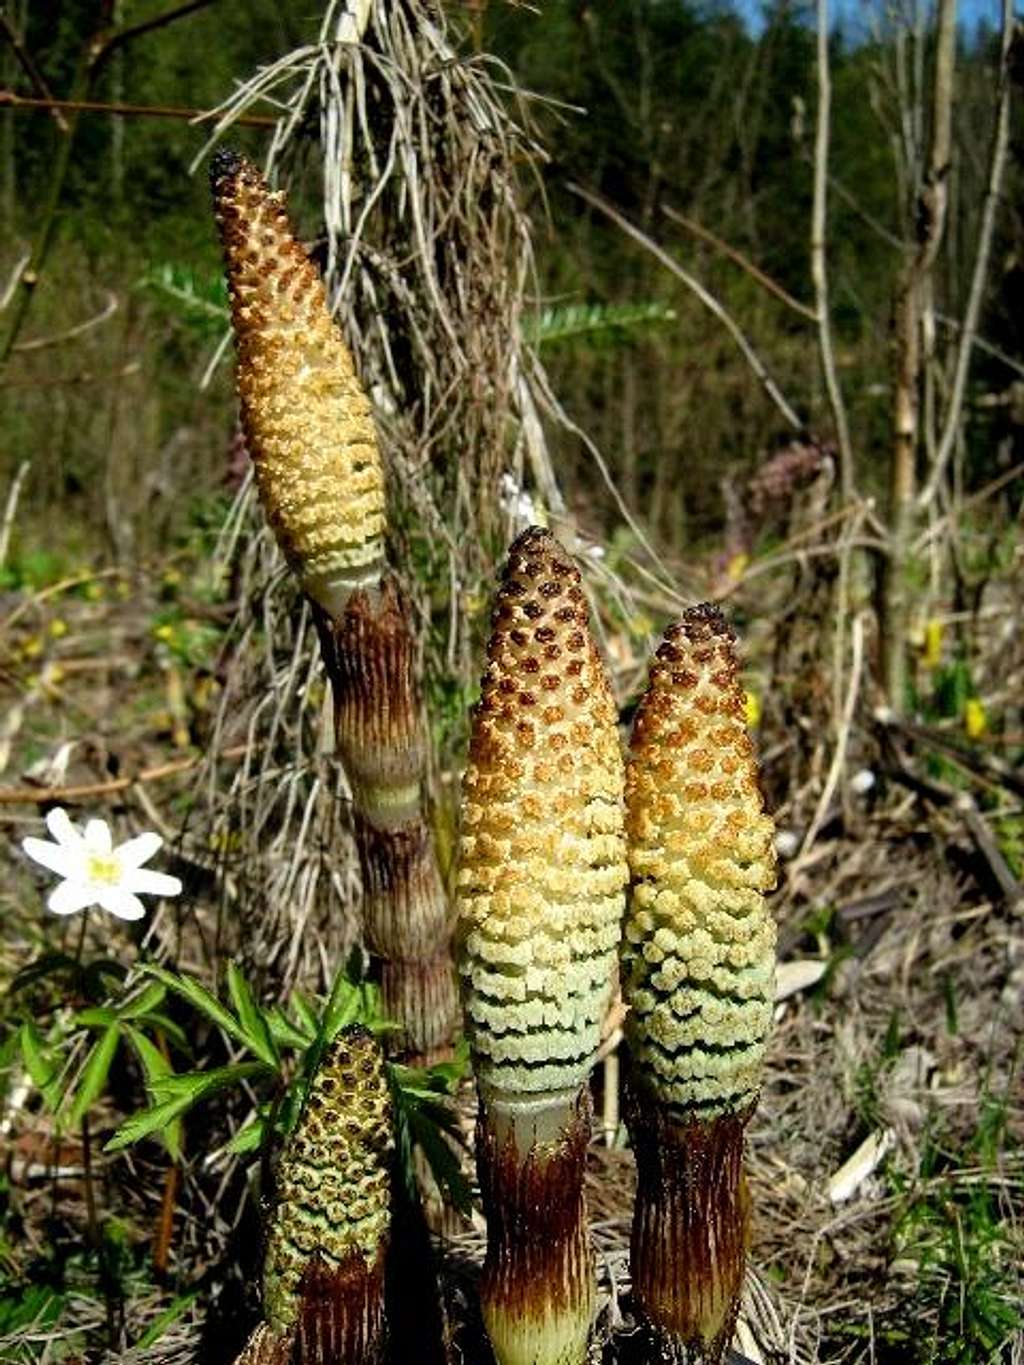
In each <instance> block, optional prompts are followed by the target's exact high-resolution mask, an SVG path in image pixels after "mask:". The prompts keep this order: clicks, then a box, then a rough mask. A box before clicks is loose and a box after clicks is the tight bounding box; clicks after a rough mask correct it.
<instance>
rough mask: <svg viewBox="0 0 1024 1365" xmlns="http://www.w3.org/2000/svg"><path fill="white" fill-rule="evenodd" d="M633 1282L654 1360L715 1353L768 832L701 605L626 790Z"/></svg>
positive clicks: (756, 1058) (743, 1112)
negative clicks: (655, 1341) (652, 1338)
mask: <svg viewBox="0 0 1024 1365" xmlns="http://www.w3.org/2000/svg"><path fill="white" fill-rule="evenodd" d="M626 828H627V835H628V847H629V862H630V873H631V892H630V900H629V908H628V911H627V915H626V923H625V937H624V942H623V948H622V970H623V996H624V999H625V1002H626V1004H627V1005H628V1006H629V1013H628V1015H627V1018H626V1038H627V1041H628V1044H629V1049H630V1083H629V1097H628V1103H627V1123H628V1126H629V1130H630V1135H631V1138H632V1141H633V1147H634V1149H635V1152H636V1158H637V1169H638V1191H637V1203H636V1208H635V1212H634V1222H633V1236H632V1275H633V1285H634V1292H635V1295H636V1298H637V1302H638V1305H639V1307H640V1310H641V1313H642V1314H643V1316H644V1317H645V1318H646V1320H647V1321H648V1323H649V1324H650V1326H651V1327H652V1328H653V1330H654V1333H655V1335H656V1336H657V1337H658V1338H659V1346H660V1349H661V1351H662V1355H663V1357H664V1358H666V1359H668V1360H679V1361H682V1360H686V1359H692V1358H694V1356H696V1357H698V1358H703V1359H706V1360H708V1361H717V1360H719V1359H720V1358H721V1356H722V1354H723V1352H724V1350H725V1348H726V1346H727V1345H728V1342H729V1338H730V1336H731V1333H732V1329H733V1325H734V1323H735V1318H736V1313H737V1311H738V1305H739V1296H740V1291H741V1289H742V1282H743V1267H744V1258H745V1254H746V1239H747V1224H748V1200H747V1196H746V1192H745V1189H744V1185H743V1178H742V1156H743V1134H744V1128H745V1126H746V1123H747V1121H748V1119H749V1117H750V1115H751V1113H752V1112H753V1109H754V1106H755V1105H756V1103H757V1097H758V1089H759V1085H760V1075H761V1067H762V1062H763V1057H764V1051H765V1044H766V1039H767V1035H768V1031H769V1028H770V1025H771V1019H772V1006H773V995H774V971H775V926H774V923H773V921H772V919H771V916H770V914H769V911H768V908H767V905H766V903H765V892H766V891H768V890H770V889H771V887H772V886H773V885H774V880H775V853H774V843H773V825H772V822H771V820H770V819H769V818H768V817H767V816H766V815H765V814H764V811H763V807H762V800H761V795H760V791H759V787H758V780H757V765H756V761H755V757H754V752H753V747H752V745H751V742H750V737H749V734H748V732H747V728H746V725H745V723H744V711H743V693H742V690H741V688H740V685H739V678H738V669H737V662H736V655H735V649H734V637H733V635H732V632H731V631H730V629H729V627H728V626H727V624H726V622H725V620H724V618H723V616H722V615H721V613H720V612H719V611H718V609H717V608H716V607H713V606H709V605H703V606H699V607H694V608H692V609H691V610H689V611H687V612H686V613H685V614H684V616H683V618H682V620H681V622H680V623H679V624H678V625H676V626H673V627H672V628H671V629H670V630H669V631H668V632H667V634H666V636H665V640H664V641H663V643H662V645H661V646H660V648H659V649H658V652H657V655H656V656H655V660H654V662H653V664H652V667H651V674H650V681H649V683H648V687H647V691H646V693H645V695H644V697H643V700H642V702H641V704H640V708H639V710H638V712H637V716H636V721H635V724H634V729H633V737H632V744H631V755H630V761H629V765H628V769H627V777H626Z"/></svg>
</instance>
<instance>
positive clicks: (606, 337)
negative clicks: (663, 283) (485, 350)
mask: <svg viewBox="0 0 1024 1365" xmlns="http://www.w3.org/2000/svg"><path fill="white" fill-rule="evenodd" d="M675 320H676V312H675V310H674V309H672V308H669V307H668V305H667V304H664V303H613V304H603V303H574V304H568V305H562V306H559V307H556V308H545V310H544V311H543V313H541V315H540V317H539V318H536V319H527V320H525V321H524V323H523V333H524V336H525V337H526V340H527V341H528V342H530V343H531V344H533V345H535V346H550V345H553V344H555V343H558V342H566V341H581V340H582V341H586V342H589V343H591V344H595V343H596V344H598V345H600V344H603V343H608V342H611V343H621V342H622V341H624V340H625V339H626V333H627V332H628V331H629V330H630V329H636V328H650V327H653V326H657V325H658V324H661V323H667V322H674V321H675Z"/></svg>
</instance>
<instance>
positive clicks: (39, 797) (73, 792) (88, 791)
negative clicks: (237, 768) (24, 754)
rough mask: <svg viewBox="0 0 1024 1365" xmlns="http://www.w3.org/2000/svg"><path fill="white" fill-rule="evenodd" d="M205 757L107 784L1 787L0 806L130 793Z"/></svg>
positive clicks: (242, 750) (230, 754)
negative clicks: (132, 789) (129, 789)
mask: <svg viewBox="0 0 1024 1365" xmlns="http://www.w3.org/2000/svg"><path fill="white" fill-rule="evenodd" d="M249 749H250V746H249V745H248V744H233V745H231V746H230V747H228V748H226V749H221V750H220V752H219V753H218V755H217V757H218V758H222V759H227V758H244V757H245V756H246V754H248V753H249ZM203 757H205V756H204V755H198V754H193V755H190V756H189V757H188V758H175V759H172V760H171V761H170V762H169V763H157V764H155V765H154V766H153V767H150V768H140V769H139V771H138V772H136V773H129V774H128V775H127V776H125V777H110V778H107V779H106V781H104V782H81V783H78V784H76V785H72V786H66V787H0V806H49V805H52V804H58V805H59V804H61V803H62V802H65V801H84V800H87V799H91V798H92V797H95V796H113V795H114V793H115V792H123V791H127V790H128V788H129V787H135V786H139V785H143V784H145V783H147V782H161V781H163V779H164V778H165V777H176V776H177V775H178V774H179V773H186V772H188V771H189V770H190V769H191V768H195V767H196V766H197V765H198V764H199V763H200V761H201V759H202V758H203Z"/></svg>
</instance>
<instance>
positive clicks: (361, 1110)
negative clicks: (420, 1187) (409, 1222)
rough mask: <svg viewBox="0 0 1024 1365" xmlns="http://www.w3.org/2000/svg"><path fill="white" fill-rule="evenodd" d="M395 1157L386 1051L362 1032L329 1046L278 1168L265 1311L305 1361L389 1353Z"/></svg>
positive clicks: (348, 1364) (346, 1362)
mask: <svg viewBox="0 0 1024 1365" xmlns="http://www.w3.org/2000/svg"><path fill="white" fill-rule="evenodd" d="M392 1152H393V1136H392V1121H391V1099H390V1092H389V1089H388V1082H387V1078H386V1076H385V1072H384V1063H383V1058H382V1056H381V1052H380V1048H379V1047H378V1046H377V1044H376V1042H375V1041H374V1039H373V1038H372V1037H371V1036H370V1034H369V1033H367V1032H366V1030H365V1029H362V1028H360V1027H358V1026H354V1027H352V1028H349V1029H346V1030H344V1032H343V1033H341V1034H340V1035H339V1036H338V1038H337V1039H336V1040H335V1041H334V1042H333V1043H332V1044H331V1046H330V1047H329V1048H328V1050H327V1052H326V1054H325V1056H324V1059H323V1062H322V1063H321V1065H320V1068H319V1070H318V1071H317V1073H316V1075H315V1077H314V1078H313V1081H312V1084H311V1086H310V1091H309V1095H308V1097H307V1099H306V1103H305V1105H304V1107H303V1110H302V1113H301V1115H300V1117H299V1121H298V1124H297V1125H296V1128H295V1130H294V1132H293V1133H292V1135H291V1137H290V1138H289V1140H288V1143H287V1145H286V1147H285V1150H284V1152H283V1153H282V1156H281V1160H280V1163H279V1166H278V1172H277V1203H276V1207H275V1210H274V1215H273V1218H272V1221H271V1223H270V1228H269V1232H268V1236H267V1248H266V1256H265V1260H264V1271H263V1299H264V1312H265V1315H266V1318H267V1322H268V1324H269V1325H270V1328H271V1329H272V1330H273V1331H274V1332H276V1333H279V1334H285V1333H295V1335H296V1338H297V1344H296V1351H297V1353H298V1354H297V1357H296V1358H297V1359H303V1360H313V1359H321V1358H322V1359H327V1358H330V1359H332V1360H336V1361H337V1362H339V1365H356V1363H357V1362H359V1363H360V1365H361V1363H362V1362H367V1363H368V1365H369V1362H376V1361H377V1360H378V1359H379V1358H380V1356H381V1353H382V1351H383V1345H384V1262H385V1254H386V1251H387V1243H388V1235H389V1230H390V1225H391V1159H392ZM331 1343H333V1345H331ZM325 1351H327V1354H326V1355H325Z"/></svg>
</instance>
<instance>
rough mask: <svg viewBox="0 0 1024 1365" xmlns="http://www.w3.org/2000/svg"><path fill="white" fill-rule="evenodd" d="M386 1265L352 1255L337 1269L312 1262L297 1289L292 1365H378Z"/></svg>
mask: <svg viewBox="0 0 1024 1365" xmlns="http://www.w3.org/2000/svg"><path fill="white" fill-rule="evenodd" d="M384 1260H385V1249H384V1247H381V1250H380V1253H379V1254H378V1256H377V1259H376V1260H375V1261H373V1262H372V1263H367V1261H366V1259H365V1258H364V1257H363V1255H362V1253H361V1252H359V1251H353V1252H352V1253H351V1254H350V1255H349V1256H347V1257H345V1259H344V1260H343V1261H342V1262H341V1264H340V1265H337V1266H329V1265H327V1263H326V1262H324V1261H322V1260H314V1261H313V1262H312V1263H311V1264H310V1265H309V1266H308V1268H307V1269H306V1272H305V1274H304V1275H303V1277H302V1281H301V1283H300V1285H299V1297H300V1299H301V1308H300V1312H299V1320H298V1331H297V1334H296V1341H295V1352H294V1357H293V1359H294V1360H295V1361H297V1362H298V1361H301V1362H302V1365H378V1362H379V1361H382V1360H383V1358H384V1349H385V1341H386V1331H385V1321H384Z"/></svg>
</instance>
